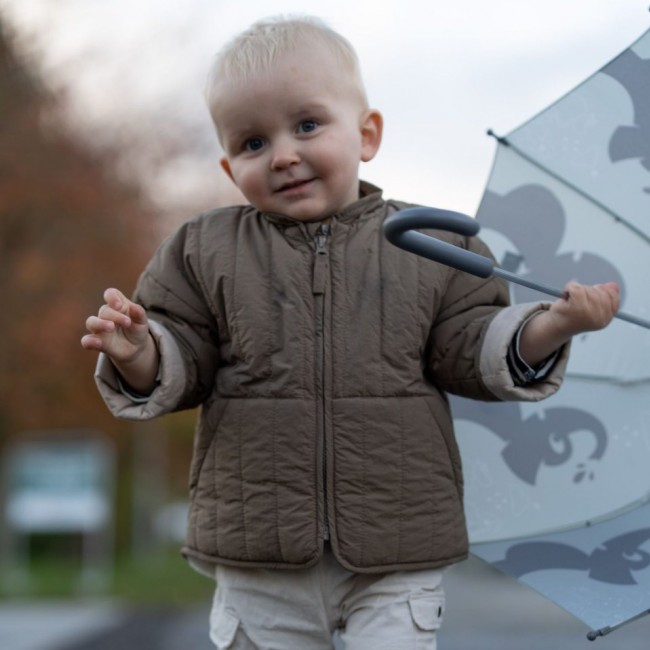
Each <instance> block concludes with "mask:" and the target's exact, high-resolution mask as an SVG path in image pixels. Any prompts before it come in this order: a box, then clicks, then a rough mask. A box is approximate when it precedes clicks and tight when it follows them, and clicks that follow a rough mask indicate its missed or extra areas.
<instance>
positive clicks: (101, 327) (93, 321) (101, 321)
mask: <svg viewBox="0 0 650 650" xmlns="http://www.w3.org/2000/svg"><path fill="white" fill-rule="evenodd" d="M86 329H87V330H88V331H89V332H90V333H91V334H103V333H106V332H112V331H114V330H115V323H114V322H113V321H111V320H108V319H105V318H99V317H98V316H89V317H88V318H87V319H86Z"/></svg>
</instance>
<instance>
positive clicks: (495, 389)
mask: <svg viewBox="0 0 650 650" xmlns="http://www.w3.org/2000/svg"><path fill="white" fill-rule="evenodd" d="M548 308H549V303H546V302H534V303H524V304H521V305H512V306H511V307H506V308H505V309H503V310H501V311H500V312H499V313H498V314H497V315H496V316H495V317H494V319H493V320H492V322H491V323H490V325H489V326H488V330H487V332H486V333H485V339H484V341H483V347H482V349H481V358H480V368H481V376H482V379H483V382H484V384H485V386H486V387H487V388H488V390H489V391H490V392H491V393H493V394H494V395H495V396H496V397H498V398H499V399H501V400H519V401H524V402H537V401H539V400H542V399H544V398H546V397H549V396H550V395H553V393H555V392H556V391H557V390H558V389H559V387H560V386H561V384H562V380H563V379H564V373H565V371H566V366H567V363H568V360H569V350H570V343H567V344H566V345H563V346H562V347H561V348H560V352H559V355H558V358H557V361H556V362H555V364H554V366H553V368H552V369H551V370H550V371H549V372H548V374H547V375H546V376H545V377H544V378H543V379H542V380H540V381H535V382H533V383H530V384H527V385H525V386H517V385H516V384H515V382H514V379H513V377H512V374H511V372H510V368H509V367H508V362H507V355H508V348H509V346H510V344H511V343H512V340H513V338H514V337H515V335H516V334H517V331H518V330H519V328H520V327H521V326H522V325H523V323H524V322H525V321H526V320H527V319H528V318H530V317H531V316H532V315H533V314H534V313H535V312H538V311H542V310H545V309H548Z"/></svg>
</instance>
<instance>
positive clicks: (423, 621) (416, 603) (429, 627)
mask: <svg viewBox="0 0 650 650" xmlns="http://www.w3.org/2000/svg"><path fill="white" fill-rule="evenodd" d="M408 602H409V609H410V611H411V618H412V619H413V622H414V623H415V626H416V627H417V628H418V629H420V630H423V631H425V632H432V631H434V630H438V629H440V626H441V625H442V618H443V615H444V613H445V595H444V593H425V594H417V595H414V596H410V597H409V601H408Z"/></svg>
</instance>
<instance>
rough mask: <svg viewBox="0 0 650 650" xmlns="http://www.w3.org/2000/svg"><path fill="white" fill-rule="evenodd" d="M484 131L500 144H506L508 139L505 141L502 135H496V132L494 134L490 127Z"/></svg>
mask: <svg viewBox="0 0 650 650" xmlns="http://www.w3.org/2000/svg"><path fill="white" fill-rule="evenodd" d="M486 133H487V134H488V135H489V136H490V137H491V138H494V139H495V140H496V141H497V142H498V143H500V144H505V145H507V144H508V141H507V140H506V139H505V138H504V137H502V136H500V135H497V134H496V133H495V132H494V131H493V130H492V129H488V130H487V131H486Z"/></svg>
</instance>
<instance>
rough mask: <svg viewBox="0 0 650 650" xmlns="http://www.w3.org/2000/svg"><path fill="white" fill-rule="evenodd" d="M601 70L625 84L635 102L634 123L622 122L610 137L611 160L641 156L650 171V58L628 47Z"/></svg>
mask: <svg viewBox="0 0 650 650" xmlns="http://www.w3.org/2000/svg"><path fill="white" fill-rule="evenodd" d="M601 72H602V73H603V74H606V75H608V76H610V77H611V78H612V79H615V80H616V81H618V83H620V84H621V85H622V86H623V88H625V90H626V91H627V93H628V94H629V95H630V98H631V99H632V105H633V106H634V124H633V125H622V126H619V127H618V128H617V129H616V131H614V134H613V135H612V137H611V139H610V142H609V157H610V160H611V161H612V162H618V161H619V160H625V159H630V158H638V159H639V160H640V162H641V165H643V167H644V168H645V169H647V170H648V171H650V59H642V58H641V57H640V56H639V55H638V54H636V52H634V51H633V50H631V49H628V50H625V52H623V53H622V54H621V55H620V56H618V57H616V58H615V59H614V60H613V61H612V62H611V63H609V64H608V65H606V66H605V67H604V68H603V69H602V71H601ZM645 191H646V192H648V191H650V188H646V189H645Z"/></svg>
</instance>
